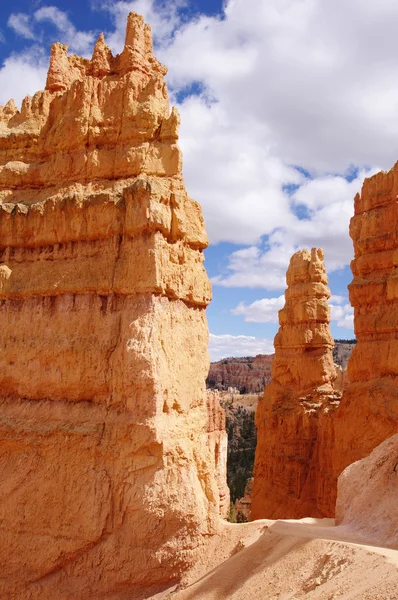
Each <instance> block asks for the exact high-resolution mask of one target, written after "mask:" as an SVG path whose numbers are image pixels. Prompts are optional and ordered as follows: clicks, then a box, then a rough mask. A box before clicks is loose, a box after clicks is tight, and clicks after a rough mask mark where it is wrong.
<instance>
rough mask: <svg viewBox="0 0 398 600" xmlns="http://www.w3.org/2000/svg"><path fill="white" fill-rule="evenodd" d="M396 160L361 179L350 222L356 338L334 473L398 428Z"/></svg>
mask: <svg viewBox="0 0 398 600" xmlns="http://www.w3.org/2000/svg"><path fill="white" fill-rule="evenodd" d="M397 198H398V163H397V164H396V165H395V167H394V168H393V169H392V170H391V171H390V172H389V173H386V172H381V173H378V174H377V175H375V176H373V177H371V178H370V179H366V180H365V182H364V184H363V188H362V192H361V194H360V195H359V194H357V196H356V198H355V215H354V217H353V218H352V219H351V223H350V235H351V237H352V240H353V243H354V252H355V257H354V260H353V261H352V263H351V268H352V272H353V275H354V279H353V281H352V283H351V284H350V286H349V291H350V301H351V304H352V305H353V307H354V326H355V334H356V337H357V340H358V343H357V344H356V346H355V348H354V350H353V353H352V355H351V358H350V360H349V363H348V384H347V386H346V390H345V391H344V394H343V398H342V401H341V406H340V408H339V411H338V413H337V415H336V427H335V429H336V445H335V453H334V454H335V455H334V467H335V473H336V475H339V474H340V473H341V471H342V470H343V469H344V468H345V467H346V466H347V465H349V464H350V463H352V462H354V461H356V460H358V459H361V458H363V457H365V456H367V455H368V454H369V453H370V452H371V451H372V450H373V449H374V448H375V447H376V446H378V445H379V444H380V443H381V442H383V441H384V440H385V439H386V438H388V437H390V436H392V435H393V434H395V433H398V394H397V386H398V284H397V282H398V239H397V228H398V200H397Z"/></svg>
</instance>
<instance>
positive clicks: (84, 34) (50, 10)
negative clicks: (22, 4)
mask: <svg viewBox="0 0 398 600" xmlns="http://www.w3.org/2000/svg"><path fill="white" fill-rule="evenodd" d="M33 18H34V20H35V21H36V22H37V23H44V22H47V23H51V24H52V25H54V27H55V28H56V29H57V33H58V34H59V36H60V41H62V42H65V43H67V44H69V46H70V48H71V49H72V50H73V51H74V52H80V53H82V54H84V55H86V54H87V55H91V53H92V50H93V43H94V41H95V33H94V32H92V31H78V30H77V29H76V27H75V26H74V25H73V23H72V22H71V21H70V19H69V17H68V13H66V12H64V11H62V10H60V9H59V8H57V7H56V6H43V7H42V8H39V9H38V10H36V12H35V13H34V14H33Z"/></svg>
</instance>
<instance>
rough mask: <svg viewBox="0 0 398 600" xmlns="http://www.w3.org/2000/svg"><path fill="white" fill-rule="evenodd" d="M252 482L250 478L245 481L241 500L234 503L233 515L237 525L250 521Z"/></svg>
mask: <svg viewBox="0 0 398 600" xmlns="http://www.w3.org/2000/svg"><path fill="white" fill-rule="evenodd" d="M253 481H254V480H253V477H250V479H248V480H247V484H246V487H245V493H244V494H243V498H239V500H237V501H236V502H235V514H236V520H237V522H238V523H243V522H246V521H248V520H249V519H250V512H251V506H252V495H253Z"/></svg>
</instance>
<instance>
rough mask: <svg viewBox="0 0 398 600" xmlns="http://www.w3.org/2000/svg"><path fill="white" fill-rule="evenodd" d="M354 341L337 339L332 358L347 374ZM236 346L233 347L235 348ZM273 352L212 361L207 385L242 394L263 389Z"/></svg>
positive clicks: (267, 380) (269, 379)
mask: <svg viewBox="0 0 398 600" xmlns="http://www.w3.org/2000/svg"><path fill="white" fill-rule="evenodd" d="M353 348H354V344H353V343H348V342H335V345H334V347H333V360H334V362H335V364H337V365H339V366H340V367H341V368H342V370H343V372H344V375H345V370H346V368H347V363H348V359H349V357H350V355H351V352H352V350H353ZM233 350H234V348H231V352H233ZM273 358H274V355H273V354H258V355H257V356H247V357H245V358H224V359H223V360H219V361H217V362H213V363H211V364H210V370H209V375H208V377H207V381H206V384H207V387H209V388H211V389H216V390H220V391H227V390H228V388H236V389H237V390H239V392H240V393H241V394H258V393H263V392H264V388H265V386H266V385H268V384H269V382H270V381H271V367H272V361H273Z"/></svg>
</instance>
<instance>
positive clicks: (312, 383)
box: [251, 248, 340, 520]
mask: <svg viewBox="0 0 398 600" xmlns="http://www.w3.org/2000/svg"><path fill="white" fill-rule="evenodd" d="M286 279H287V285H288V288H287V290H286V293H285V298H286V299H285V307H284V308H283V309H282V310H280V311H279V323H280V328H279V331H278V333H277V335H276V337H275V358H274V361H273V364H272V375H273V379H272V381H271V383H270V384H269V385H268V386H267V387H266V389H265V391H264V397H263V398H262V399H261V400H260V401H259V404H258V408H257V412H256V425H257V429H258V438H257V439H258V441H257V448H256V457H255V465H254V484H253V499H252V507H251V519H252V520H254V519H257V518H271V519H274V518H301V517H308V516H313V517H322V516H325V515H328V516H329V515H330V514H333V512H334V498H332V499H331V495H332V489H333V481H334V479H333V467H332V449H333V421H332V418H331V416H332V414H333V413H334V412H335V410H336V408H337V407H338V404H339V399H340V392H339V391H337V390H336V389H335V380H336V369H335V365H334V364H333V354H332V350H333V339H332V337H331V335H330V330H329V320H330V309H329V306H328V298H329V297H330V292H329V288H328V287H327V276H326V271H325V266H324V262H323V251H322V250H321V249H315V248H313V249H312V251H311V252H309V251H307V250H301V251H299V252H297V253H296V254H294V255H293V257H292V259H291V261H290V265H289V268H288V271H287V275H286Z"/></svg>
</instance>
